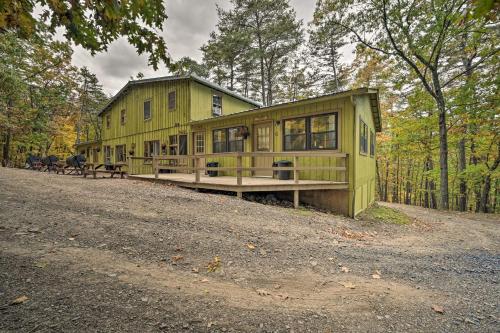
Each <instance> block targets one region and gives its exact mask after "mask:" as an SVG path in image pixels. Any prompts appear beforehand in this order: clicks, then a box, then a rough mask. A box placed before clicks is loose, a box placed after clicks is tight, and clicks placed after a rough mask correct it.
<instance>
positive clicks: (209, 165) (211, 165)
mask: <svg viewBox="0 0 500 333" xmlns="http://www.w3.org/2000/svg"><path fill="white" fill-rule="evenodd" d="M218 167H219V162H208V163H207V168H218ZM207 174H208V176H209V177H217V176H218V175H219V172H218V171H217V170H208V171H207Z"/></svg>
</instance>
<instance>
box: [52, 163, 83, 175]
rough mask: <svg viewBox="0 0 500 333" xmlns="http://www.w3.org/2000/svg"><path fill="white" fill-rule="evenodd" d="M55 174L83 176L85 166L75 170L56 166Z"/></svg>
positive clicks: (66, 166)
mask: <svg viewBox="0 0 500 333" xmlns="http://www.w3.org/2000/svg"><path fill="white" fill-rule="evenodd" d="M55 171H56V174H59V173H62V174H63V175H84V174H85V165H84V166H83V167H82V168H76V167H74V166H70V165H61V164H58V165H57V166H56V168H55Z"/></svg>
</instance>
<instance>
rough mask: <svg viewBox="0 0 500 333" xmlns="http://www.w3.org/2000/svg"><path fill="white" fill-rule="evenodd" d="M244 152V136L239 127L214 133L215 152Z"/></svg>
mask: <svg viewBox="0 0 500 333" xmlns="http://www.w3.org/2000/svg"><path fill="white" fill-rule="evenodd" d="M242 151H243V136H242V135H241V134H240V130H239V127H231V128H223V129H218V130H214V131H213V152H214V153H228V152H231V153H232V152H242Z"/></svg>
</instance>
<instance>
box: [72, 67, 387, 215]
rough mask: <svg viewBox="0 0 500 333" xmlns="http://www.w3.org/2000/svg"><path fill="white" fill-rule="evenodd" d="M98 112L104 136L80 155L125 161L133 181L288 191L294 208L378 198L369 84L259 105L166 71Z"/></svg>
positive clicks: (361, 203)
mask: <svg viewBox="0 0 500 333" xmlns="http://www.w3.org/2000/svg"><path fill="white" fill-rule="evenodd" d="M99 115H100V117H101V119H102V133H101V141H99V142H97V141H95V142H86V143H83V144H80V145H78V146H77V149H78V151H79V152H82V153H85V154H87V158H88V160H89V161H92V162H95V163H109V164H112V163H120V162H127V163H128V166H129V170H128V172H129V176H132V177H135V178H139V179H141V178H142V179H154V180H158V181H160V180H164V181H168V182H172V183H175V184H179V185H181V186H186V187H193V188H207V189H217V190H227V191H233V192H236V193H238V195H241V194H242V193H243V192H254V191H264V192H276V193H277V195H282V196H288V195H291V194H293V197H294V201H295V203H296V204H298V203H299V202H304V203H309V204H312V205H316V206H318V207H322V208H327V209H332V210H335V211H338V212H340V213H342V214H345V215H349V216H355V215H356V214H358V213H359V212H361V211H362V210H363V209H365V208H366V207H368V206H369V205H370V204H371V203H373V202H374V199H375V174H376V170H375V154H376V151H375V133H376V132H379V131H380V130H381V117H380V108H379V100H378V91H377V90H375V89H368V88H362V89H355V90H350V91H344V92H340V93H335V94H330V95H325V96H320V97H315V98H310V99H305V100H300V101H295V102H289V103H283V104H277V105H273V106H268V107H262V106H261V105H260V104H259V103H257V102H255V101H252V100H250V99H248V98H245V97H243V96H240V95H238V94H236V93H234V92H232V91H230V90H227V89H225V88H222V87H220V86H218V85H215V84H213V83H211V82H208V81H206V80H204V79H201V78H199V77H196V76H180V77H175V76H170V77H162V78H155V79H146V80H138V81H130V82H128V83H127V84H126V85H125V86H124V87H123V88H122V89H121V90H120V91H119V92H118V93H117V94H116V95H115V96H114V97H113V98H112V99H111V100H110V102H109V103H108V104H107V105H106V106H105V107H104V108H103V109H102V110H101V112H100V114H99ZM184 157H185V158H184ZM207 163H210V166H211V168H207V167H206V166H207ZM273 165H274V166H275V167H274V169H273V168H272V167H273ZM163 172H165V173H163ZM214 172H216V173H217V177H208V176H207V173H208V174H211V175H212V176H213V175H214ZM283 172H284V173H283ZM287 172H288V175H289V176H290V178H293V179H289V180H286V179H283V177H282V176H283V175H284V176H285V177H286V173H287ZM291 174H293V177H291ZM280 178H281V179H280Z"/></svg>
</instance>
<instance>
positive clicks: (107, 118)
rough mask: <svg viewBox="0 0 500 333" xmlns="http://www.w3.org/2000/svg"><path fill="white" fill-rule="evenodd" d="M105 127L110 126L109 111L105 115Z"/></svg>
mask: <svg viewBox="0 0 500 333" xmlns="http://www.w3.org/2000/svg"><path fill="white" fill-rule="evenodd" d="M106 128H111V115H110V114H109V113H108V114H107V115H106Z"/></svg>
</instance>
